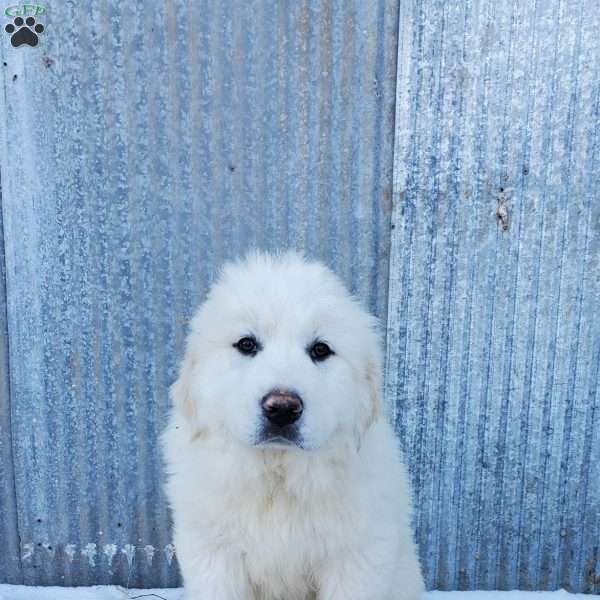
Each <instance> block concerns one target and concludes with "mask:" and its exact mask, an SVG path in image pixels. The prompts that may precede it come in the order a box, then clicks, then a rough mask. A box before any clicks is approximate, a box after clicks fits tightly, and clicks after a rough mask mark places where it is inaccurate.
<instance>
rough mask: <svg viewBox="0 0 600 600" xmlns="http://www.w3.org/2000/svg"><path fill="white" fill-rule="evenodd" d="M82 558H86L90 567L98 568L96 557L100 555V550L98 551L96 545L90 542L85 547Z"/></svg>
mask: <svg viewBox="0 0 600 600" xmlns="http://www.w3.org/2000/svg"><path fill="white" fill-rule="evenodd" d="M81 554H82V556H86V557H87V559H88V562H89V564H90V567H95V566H96V555H97V554H98V550H97V549H96V544H94V543H92V542H90V543H89V544H86V545H85V548H83V549H82V550H81Z"/></svg>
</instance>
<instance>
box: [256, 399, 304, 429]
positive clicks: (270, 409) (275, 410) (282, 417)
mask: <svg viewBox="0 0 600 600" xmlns="http://www.w3.org/2000/svg"><path fill="white" fill-rule="evenodd" d="M261 406H262V409H263V413H264V414H265V417H267V419H269V421H270V422H271V423H274V424H275V425H278V426H279V427H285V426H286V425H291V424H292V423H295V422H296V421H297V420H298V419H299V418H300V415H301V414H302V410H303V409H304V405H303V404H302V398H300V396H298V394H296V392H292V391H288V390H273V391H271V392H269V393H268V394H267V395H266V396H265V397H264V398H263V399H262V402H261Z"/></svg>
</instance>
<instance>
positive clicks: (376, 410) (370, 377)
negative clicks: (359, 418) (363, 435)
mask: <svg viewBox="0 0 600 600" xmlns="http://www.w3.org/2000/svg"><path fill="white" fill-rule="evenodd" d="M382 371H383V369H382V367H381V359H380V358H379V356H374V357H371V359H370V360H369V361H368V363H367V371H366V375H365V377H366V379H367V386H368V389H369V409H368V417H367V423H366V427H365V431H366V430H367V429H369V427H371V425H373V423H374V422H375V421H377V419H379V418H380V417H381V415H382V414H383V400H382V380H383V373H382Z"/></svg>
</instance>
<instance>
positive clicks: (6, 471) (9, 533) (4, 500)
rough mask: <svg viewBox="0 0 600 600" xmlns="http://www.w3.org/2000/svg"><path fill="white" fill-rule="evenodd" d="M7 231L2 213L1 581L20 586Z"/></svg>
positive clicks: (0, 274) (0, 346)
mask: <svg viewBox="0 0 600 600" xmlns="http://www.w3.org/2000/svg"><path fill="white" fill-rule="evenodd" d="M3 231H4V229H3V223H2V211H1V210H0V581H4V582H6V583H19V582H20V579H19V577H20V552H19V542H18V536H17V505H16V501H15V500H16V498H15V482H14V477H13V465H14V463H13V457H12V439H11V426H10V395H9V394H10V383H9V379H10V372H9V362H8V322H7V319H6V268H5V260H4V235H3Z"/></svg>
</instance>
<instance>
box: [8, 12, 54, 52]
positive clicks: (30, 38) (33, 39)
mask: <svg viewBox="0 0 600 600" xmlns="http://www.w3.org/2000/svg"><path fill="white" fill-rule="evenodd" d="M4 29H5V31H6V33H10V34H12V35H11V36H10V43H11V44H12V45H13V46H14V47H15V48H17V47H18V46H22V45H23V44H27V45H29V46H37V45H38V41H39V38H38V33H42V31H44V26H43V25H42V24H41V23H36V22H35V19H34V18H33V17H27V18H26V19H25V20H24V21H23V18H22V17H15V18H14V20H13V22H12V23H9V24H8V25H7V26H6V27H5V28H4Z"/></svg>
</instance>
